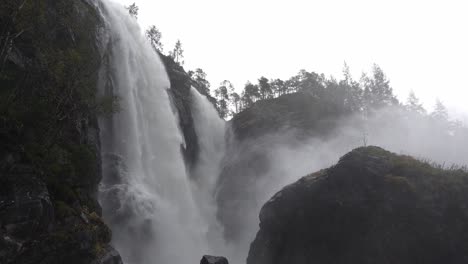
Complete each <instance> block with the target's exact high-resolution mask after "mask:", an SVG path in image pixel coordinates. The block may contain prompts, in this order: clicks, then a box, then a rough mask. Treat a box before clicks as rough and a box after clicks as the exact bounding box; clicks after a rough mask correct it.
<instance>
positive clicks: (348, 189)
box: [247, 147, 468, 264]
mask: <svg viewBox="0 0 468 264" xmlns="http://www.w3.org/2000/svg"><path fill="white" fill-rule="evenodd" d="M467 191H468V173H466V172H464V171H462V170H456V169H453V170H443V169H441V168H434V167H432V166H431V165H430V164H427V163H424V162H420V161H418V160H415V159H413V158H411V157H409V156H399V155H396V154H393V153H390V152H387V151H385V150H383V149H381V148H378V147H363V148H358V149H356V150H353V151H352V152H350V153H348V154H346V155H345V156H343V157H342V158H341V159H340V161H339V162H338V163H337V164H336V165H335V166H333V167H331V168H329V169H326V170H322V171H319V172H316V173H314V174H311V175H308V176H306V177H304V178H302V179H301V180H299V181H297V182H296V183H294V184H292V185H289V186H287V187H285V188H284V189H283V190H281V191H280V192H278V193H277V194H276V195H275V196H273V198H271V200H270V201H269V202H267V203H266V204H265V205H264V206H263V208H262V210H261V212H260V231H259V232H258V233H257V236H256V239H255V240H254V241H253V243H252V245H251V248H250V253H249V256H248V260H247V263H256V264H263V263H268V264H273V263H465V262H466V261H467V260H468V250H467V247H466V245H467V244H468V224H467V223H468V222H467V220H468V209H467V208H468V196H467Z"/></svg>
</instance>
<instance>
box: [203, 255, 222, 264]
mask: <svg viewBox="0 0 468 264" xmlns="http://www.w3.org/2000/svg"><path fill="white" fill-rule="evenodd" d="M200 264H229V262H228V260H227V259H226V258H225V257H217V256H209V255H205V256H203V257H202V259H201V261H200Z"/></svg>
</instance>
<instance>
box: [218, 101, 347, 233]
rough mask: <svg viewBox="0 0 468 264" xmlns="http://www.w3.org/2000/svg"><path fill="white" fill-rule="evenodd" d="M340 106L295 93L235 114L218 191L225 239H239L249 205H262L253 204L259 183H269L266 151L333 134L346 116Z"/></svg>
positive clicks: (268, 164)
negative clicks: (263, 181)
mask: <svg viewBox="0 0 468 264" xmlns="http://www.w3.org/2000/svg"><path fill="white" fill-rule="evenodd" d="M338 109H339V107H335V106H334V103H333V102H327V101H326V100H318V99H317V98H315V97H314V96H312V95H310V94H308V93H295V94H287V95H283V96H281V97H278V98H275V99H268V100H263V101H259V102H257V103H255V104H254V105H253V106H252V107H251V108H248V109H246V110H244V111H243V112H241V113H239V114H237V115H236V116H234V118H233V119H232V120H231V121H230V122H229V125H230V128H231V131H230V132H231V134H230V135H229V137H228V138H229V140H228V145H227V151H226V153H227V154H226V159H225V164H224V167H223V170H222V172H221V175H220V179H219V192H218V195H217V203H218V207H219V210H218V218H219V219H220V221H221V223H223V225H224V230H225V236H226V238H227V239H230V240H238V239H239V234H240V230H242V229H243V226H242V219H241V218H243V217H244V216H245V212H246V211H247V210H246V208H248V207H252V206H254V207H258V208H260V207H261V205H262V204H260V201H258V203H259V204H258V205H256V204H253V203H255V197H256V195H257V194H256V192H257V190H256V188H257V183H258V182H260V181H262V180H265V181H268V179H265V177H268V175H266V173H265V171H267V169H268V168H269V167H270V165H271V160H270V159H269V156H268V153H270V152H271V150H272V149H274V148H275V147H277V146H285V145H288V144H291V142H295V143H298V142H300V140H302V139H306V138H309V137H316V138H326V137H333V129H334V128H335V127H336V126H337V124H338V122H339V118H340V117H342V116H345V114H344V113H341V112H340V111H339V110H338ZM262 202H263V201H262ZM255 217H256V216H255Z"/></svg>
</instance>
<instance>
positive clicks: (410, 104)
mask: <svg viewBox="0 0 468 264" xmlns="http://www.w3.org/2000/svg"><path fill="white" fill-rule="evenodd" d="M406 109H408V111H411V112H413V113H419V114H425V113H426V110H425V109H424V107H423V106H422V104H421V103H420V102H419V99H418V98H417V97H416V95H415V94H414V92H413V91H411V92H410V93H409V95H408V99H407V100H406Z"/></svg>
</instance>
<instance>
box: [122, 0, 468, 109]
mask: <svg viewBox="0 0 468 264" xmlns="http://www.w3.org/2000/svg"><path fill="white" fill-rule="evenodd" d="M114 1H118V2H121V3H123V4H125V5H128V4H131V3H133V2H136V4H137V5H138V6H139V7H140V11H139V17H138V21H139V22H140V24H141V26H142V27H143V28H144V29H146V28H147V27H148V26H149V25H153V24H154V25H156V26H157V27H158V28H159V29H160V31H161V32H162V38H163V39H162V40H163V44H164V48H165V52H167V51H168V50H170V49H172V48H173V46H174V43H175V41H176V40H177V39H180V40H181V42H182V46H183V49H184V52H185V69H186V70H190V69H194V68H197V67H200V68H202V69H203V70H204V71H205V72H206V73H207V74H208V80H209V81H210V82H211V85H212V87H216V86H217V85H218V84H219V83H220V82H221V81H222V80H224V79H227V80H230V81H231V82H232V83H233V84H234V85H235V86H236V88H237V89H238V90H240V89H242V88H243V85H244V84H245V83H246V81H247V80H250V81H252V82H256V80H257V79H258V78H259V77H260V76H262V75H264V76H265V77H267V78H282V79H286V78H289V77H291V76H293V75H294V74H296V73H297V72H298V71H299V70H300V69H305V70H307V71H315V72H317V73H324V74H326V75H327V76H328V75H334V76H336V77H337V78H341V76H342V75H341V70H342V68H343V63H344V61H346V63H347V64H348V65H349V66H350V68H351V72H352V73H353V75H354V77H355V79H359V77H360V75H361V72H362V71H366V72H368V71H370V69H371V66H372V64H373V63H374V62H375V63H377V64H379V65H380V66H381V67H382V69H383V70H384V72H385V73H386V74H387V76H388V78H389V79H390V81H391V85H392V87H393V88H394V91H395V93H396V94H397V95H398V96H399V98H400V99H403V100H404V101H406V97H407V95H408V93H409V91H410V90H411V89H412V90H414V91H415V93H416V95H417V96H418V97H419V98H420V99H421V100H422V101H423V102H424V104H425V106H426V107H427V108H428V109H432V106H433V105H434V102H435V99H436V98H437V97H438V98H440V99H441V100H442V101H443V102H444V103H445V104H446V105H447V106H448V107H449V108H450V109H451V110H452V111H453V112H458V113H462V112H463V113H468V102H467V101H468V81H467V77H468V0H440V1H431V0H391V1H390V0H388V1H381V0H354V1H351V0H319V1H317V0H288V1H284V0H196V1H194V0H114Z"/></svg>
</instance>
